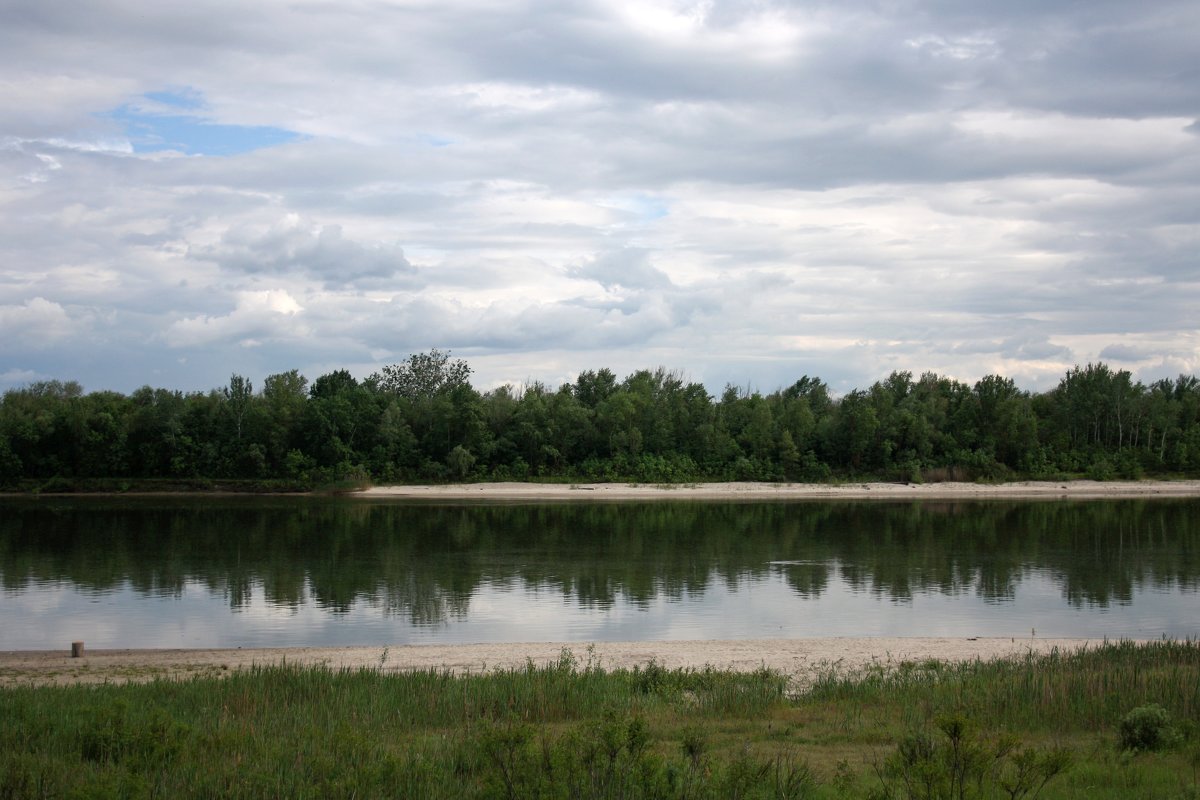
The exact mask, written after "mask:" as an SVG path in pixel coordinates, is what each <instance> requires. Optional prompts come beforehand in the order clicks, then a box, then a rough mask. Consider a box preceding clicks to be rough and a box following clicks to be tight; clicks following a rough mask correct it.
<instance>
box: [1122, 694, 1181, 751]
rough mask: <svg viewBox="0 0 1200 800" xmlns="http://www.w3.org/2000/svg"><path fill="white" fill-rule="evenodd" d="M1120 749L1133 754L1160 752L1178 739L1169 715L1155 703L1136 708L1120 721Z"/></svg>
mask: <svg viewBox="0 0 1200 800" xmlns="http://www.w3.org/2000/svg"><path fill="white" fill-rule="evenodd" d="M1118 732H1119V734H1120V741H1121V749H1122V750H1129V751H1132V752H1135V753H1138V752H1143V751H1153V750H1161V749H1163V748H1164V747H1168V746H1170V745H1173V744H1175V742H1176V741H1177V740H1178V738H1179V734H1178V733H1177V732H1176V730H1175V727H1174V726H1173V725H1172V724H1171V715H1170V714H1168V713H1167V710H1166V709H1165V708H1163V707H1162V706H1160V705H1158V704H1157V703H1151V704H1150V705H1146V706H1138V707H1137V708H1135V709H1133V710H1132V711H1130V712H1129V713H1128V714H1126V715H1125V716H1124V717H1123V718H1122V719H1121V725H1120V728H1119V731H1118Z"/></svg>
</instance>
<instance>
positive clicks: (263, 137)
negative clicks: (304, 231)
mask: <svg viewBox="0 0 1200 800" xmlns="http://www.w3.org/2000/svg"><path fill="white" fill-rule="evenodd" d="M143 97H144V98H145V100H146V102H144V103H129V104H127V105H123V106H121V107H120V108H118V109H116V110H114V111H110V112H109V113H108V114H105V115H104V116H105V117H106V118H108V119H111V120H113V121H114V122H116V123H118V124H120V125H122V126H123V127H124V129H125V135H126V136H128V137H129V142H130V144H131V145H132V146H133V151H134V152H135V153H157V152H162V151H164V150H177V151H179V152H181V153H187V154H188V155H206V156H233V155H238V154H239V153H248V152H250V151H252V150H261V149H263V148H264V147H275V146H276V145H281V144H287V143H288V142H293V141H296V140H297V139H299V138H300V135H299V134H297V133H296V132H294V131H289V130H284V129H283V128H273V127H269V126H265V125H222V124H220V123H216V122H210V121H208V120H206V119H205V118H204V116H202V113H203V110H204V107H205V104H204V99H203V96H202V95H201V94H200V93H199V92H194V91H189V90H183V91H170V92H149V93H147V94H145V95H143Z"/></svg>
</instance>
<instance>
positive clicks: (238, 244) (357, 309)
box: [0, 0, 1200, 392]
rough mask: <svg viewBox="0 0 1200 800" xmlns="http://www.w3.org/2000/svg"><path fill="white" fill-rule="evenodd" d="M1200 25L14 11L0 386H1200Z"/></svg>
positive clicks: (914, 12)
mask: <svg viewBox="0 0 1200 800" xmlns="http://www.w3.org/2000/svg"><path fill="white" fill-rule="evenodd" d="M1198 41H1200V4H1197V3H1196V2H1195V0H1177V1H1176V0H1146V2H1142V3H1130V2H1128V0H1121V2H1111V1H1110V0H1088V2H1078V1H1077V0H1069V1H1068V0H1009V2H1003V3H1000V2H995V0H954V1H953V2H951V1H950V0H876V1H868V0H841V1H840V2H788V0H778V1H777V0H707V1H705V2H694V1H693V0H557V1H556V2H550V1H548V0H547V1H543V0H378V1H376V0H336V2H335V1H334V0H290V1H289V2H281V1H277V0H255V2H251V3H246V2H240V0H239V1H238V2H234V1H233V0H194V2H189V3H164V2H160V1H159V0H55V2H44V0H11V2H5V3H3V4H0V389H4V388H8V387H13V386H20V385H23V384H26V383H28V382H30V381H35V380H41V379H45V378H59V379H63V380H67V379H74V380H78V381H80V382H81V383H83V385H84V387H85V388H86V389H88V390H96V389H116V390H119V391H130V390H132V389H134V388H136V387H137V386H140V385H143V384H147V383H148V384H151V385H154V386H166V387H171V388H179V389H209V388H212V387H215V386H219V385H222V384H224V383H226V382H227V381H228V377H229V375H230V373H231V372H238V373H240V374H244V375H247V376H249V377H250V378H251V379H252V380H253V381H254V383H255V386H259V385H261V381H262V378H263V377H264V376H266V375H268V374H271V373H275V372H282V371H284V370H287V369H292V368H297V369H300V370H301V371H302V372H304V373H305V374H306V375H308V376H309V378H310V379H311V378H315V377H317V376H319V375H321V374H323V373H325V372H328V371H331V370H334V369H339V368H348V369H350V370H351V371H352V372H354V373H355V374H357V375H359V376H360V377H361V376H365V375H367V374H369V373H371V372H373V371H375V370H376V369H378V368H379V367H380V366H381V365H384V364H389V363H395V362H396V361H399V360H401V359H403V358H404V357H405V356H406V355H407V354H409V353H413V352H421V351H425V350H428V349H430V348H433V347H437V348H441V349H443V350H445V349H449V350H451V351H452V352H453V354H454V355H455V356H460V357H463V358H466V359H467V360H468V361H469V362H470V363H471V365H472V366H473V367H474V369H475V373H476V374H475V376H474V383H475V385H476V386H477V387H479V388H488V387H490V386H494V385H496V384H499V383H503V382H513V383H521V382H525V381H528V380H531V379H534V380H543V381H546V382H547V383H550V384H551V385H557V384H558V383H560V382H562V381H565V380H571V379H573V378H574V376H575V375H576V374H577V373H578V372H579V371H580V370H583V369H595V368H599V367H609V368H611V369H613V370H614V371H615V372H617V373H618V375H624V374H627V373H628V372H630V371H632V370H635V369H639V368H644V367H656V366H659V365H663V366H666V367H669V368H673V369H679V370H681V371H683V372H684V373H685V374H686V375H687V376H688V377H689V378H690V379H692V380H697V381H702V382H704V383H705V384H706V385H708V387H709V388H710V389H711V390H713V391H714V392H715V391H719V390H720V388H721V387H722V386H723V385H725V384H726V383H734V384H737V385H740V386H750V387H753V388H757V389H761V390H763V391H770V390H773V389H775V388H778V387H780V386H784V385H787V384H790V383H791V382H792V381H794V380H795V379H796V378H797V377H799V376H800V375H802V374H809V375H817V376H820V377H822V378H824V379H825V380H827V381H828V382H829V383H830V384H831V385H833V387H834V388H835V389H837V390H839V391H845V390H848V389H851V388H854V387H865V386H867V385H869V384H870V383H871V382H873V381H875V380H877V379H880V378H882V377H884V376H886V375H887V374H888V373H889V372H891V371H892V370H895V369H908V370H912V371H913V372H916V373H919V372H922V371H925V370H933V371H936V372H939V373H941V374H945V375H950V376H953V377H956V378H960V379H962V380H967V381H973V380H976V379H978V378H979V377H981V376H983V375H985V374H988V373H1000V374H1003V375H1007V376H1010V377H1012V378H1014V379H1015V380H1017V382H1018V383H1019V384H1020V385H1022V386H1024V387H1025V388H1029V389H1045V388H1049V387H1051V386H1053V385H1054V384H1055V383H1056V382H1057V381H1058V379H1059V378H1060V377H1061V376H1062V374H1063V372H1064V371H1065V370H1066V369H1067V368H1069V367H1070V366H1072V365H1074V364H1077V363H1079V364H1082V363H1086V362H1088V361H1095V360H1097V359H1101V360H1104V361H1105V362H1107V363H1109V364H1111V365H1113V366H1116V367H1121V368H1126V369H1130V370H1131V371H1133V372H1134V374H1135V375H1136V376H1137V377H1139V378H1141V379H1143V380H1152V379H1155V378H1158V377H1163V376H1174V375H1176V374H1178V373H1180V372H1186V373H1189V374H1190V373H1197V372H1200V46H1197V42H1198Z"/></svg>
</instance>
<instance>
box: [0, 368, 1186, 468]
mask: <svg viewBox="0 0 1200 800" xmlns="http://www.w3.org/2000/svg"><path fill="white" fill-rule="evenodd" d="M470 376H471V368H470V366H469V365H468V364H467V362H466V361H464V360H462V359H453V358H451V355H450V353H449V352H443V351H439V350H432V351H430V352H428V353H418V354H414V355H411V356H409V357H408V358H407V359H406V360H404V361H403V362H400V363H398V364H393V365H390V366H385V367H383V368H382V369H380V370H379V371H378V372H376V373H374V374H373V375H371V376H370V377H368V378H366V379H365V380H362V381H359V380H358V379H356V378H355V377H354V376H353V375H351V374H350V373H349V372H348V371H347V370H335V371H333V372H330V373H328V374H325V375H321V376H318V377H317V378H316V379H315V380H313V381H312V382H311V383H310V382H309V380H308V379H307V378H306V377H305V376H303V375H301V374H300V373H299V372H298V371H297V370H290V371H287V372H283V373H279V374H275V375H269V376H267V377H266V378H265V379H264V380H263V381H262V383H261V388H260V389H259V390H258V391H257V392H256V391H255V387H254V383H253V382H252V381H251V380H250V378H248V377H245V376H241V375H236V374H235V375H232V376H231V377H230V380H229V383H228V384H227V385H226V386H224V387H221V388H218V389H214V390H212V391H210V392H192V393H182V392H179V391H173V390H169V389H162V388H152V387H150V386H144V387H142V388H140V389H137V390H136V391H134V392H133V393H131V394H129V395H124V394H121V393H118V392H108V391H104V392H91V393H85V392H84V391H83V389H82V387H80V386H79V384H78V383H75V382H73V381H67V382H61V381H42V382H36V383H31V384H29V385H27V386H25V387H22V388H18V389H11V390H9V391H7V392H5V393H4V395H3V397H2V398H0V485H3V486H6V487H18V488H21V487H24V488H38V487H40V486H43V485H66V486H70V485H75V484H78V483H79V482H81V481H86V480H90V479H129V480H138V479H160V478H168V479H224V480H233V479H245V480H255V481H271V480H278V481H284V482H288V484H289V485H291V486H297V485H298V486H312V485H318V484H322V483H329V482H333V481H337V480H341V479H345V478H348V477H350V478H354V479H357V480H370V481H375V482H407V481H447V480H529V479H537V478H541V479H563V480H568V479H570V480H595V481H614V480H638V481H655V482H671V481H691V480H717V481H720V480H764V481H823V480H828V479H830V478H834V477H843V478H865V477H873V478H880V479H892V480H906V481H919V480H944V479H960V480H977V479H985V480H1001V479H1008V478H1015V477H1032V478H1038V477H1044V478H1050V477H1064V476H1087V477H1092V478H1097V479H1106V478H1115V477H1124V478H1136V477H1140V476H1142V475H1146V474H1198V473H1200V380H1197V378H1196V377H1195V376H1189V375H1181V376H1179V377H1178V378H1177V379H1175V380H1159V381H1156V382H1154V383H1152V384H1150V385H1148V386H1147V385H1144V384H1142V383H1141V382H1138V381H1135V380H1134V379H1133V378H1132V376H1131V375H1130V373H1129V372H1127V371H1124V370H1114V369H1112V368H1111V367H1109V366H1108V365H1105V364H1103V363H1097V364H1087V365H1085V366H1082V367H1080V366H1077V367H1074V368H1072V369H1070V370H1068V371H1067V373H1066V374H1065V375H1064V376H1063V378H1062V380H1061V381H1060V382H1059V383H1058V385H1057V386H1056V387H1054V388H1053V389H1051V390H1050V391H1047V392H1043V393H1037V394H1035V393H1030V392H1027V391H1023V390H1021V389H1020V388H1018V387H1017V386H1016V385H1015V384H1014V382H1013V381H1012V380H1011V379H1009V378H1006V377H1003V376H1000V375H988V376H985V377H984V378H982V379H980V380H979V381H977V382H975V383H974V384H966V383H963V382H960V381H957V380H954V379H952V378H947V377H944V376H939V375H937V374H934V373H925V374H922V375H920V376H919V377H917V378H914V377H913V375H912V373H910V372H893V373H892V374H890V375H888V376H886V377H885V378H883V379H881V380H879V381H877V382H876V383H874V384H872V385H871V386H869V387H866V388H862V389H855V390H853V391H850V392H848V393H846V394H845V395H843V396H841V397H835V396H833V393H832V392H831V391H830V390H829V387H828V385H827V384H826V383H825V382H824V381H822V380H821V379H820V378H817V377H813V376H808V375H805V376H801V377H799V378H798V379H797V380H795V381H794V382H793V383H792V384H791V385H789V386H787V387H785V388H781V389H779V390H776V391H774V392H771V393H767V394H763V393H760V392H755V391H749V390H745V389H739V388H737V387H734V386H729V387H727V388H726V389H725V391H724V392H722V394H721V396H720V397H719V398H714V397H713V396H712V395H710V394H709V392H708V391H707V389H706V388H705V387H704V386H703V385H701V384H698V383H694V382H690V381H688V380H687V379H686V377H685V376H683V375H682V374H680V373H678V372H675V371H671V370H667V369H665V368H661V367H660V368H658V369H646V370H639V371H637V372H634V373H632V374H630V375H628V376H626V377H625V378H624V379H619V378H618V377H617V376H616V375H615V374H614V373H613V372H612V371H611V370H609V369H606V368H600V369H587V370H583V371H581V372H580V373H579V375H578V377H577V378H576V380H575V381H574V382H573V383H566V384H563V385H561V386H558V387H549V386H546V385H544V384H541V383H533V384H530V385H527V386H521V387H514V386H510V385H506V386H500V387H496V388H493V389H490V390H487V391H483V392H480V391H478V390H477V389H475V388H474V387H473V386H472V385H471V383H470ZM56 482H57V483H56Z"/></svg>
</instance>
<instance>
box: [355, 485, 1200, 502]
mask: <svg viewBox="0 0 1200 800" xmlns="http://www.w3.org/2000/svg"><path fill="white" fill-rule="evenodd" d="M353 496H355V497H363V498H423V499H432V500H496V501H505V500H515V501H528V500H570V501H596V500H792V499H795V500H801V499H822V500H827V499H839V498H844V499H856V500H860V499H875V500H901V499H914V500H919V499H930V500H972V499H986V498H1010V499H1037V498H1045V499H1056V498H1075V499H1094V498H1108V497H1112V498H1120V497H1147V498H1149V497H1189V496H1191V497H1195V496H1200V481H1195V480H1191V481H1017V482H1013V483H998V484H982V483H923V484H914V483H848V484H837V485H834V484H824V483H736V482H731V483H687V484H649V483H572V484H563V483H467V484H451V485H445V486H376V487H373V488H370V489H364V490H362V491H360V492H355V493H354V495H353Z"/></svg>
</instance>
